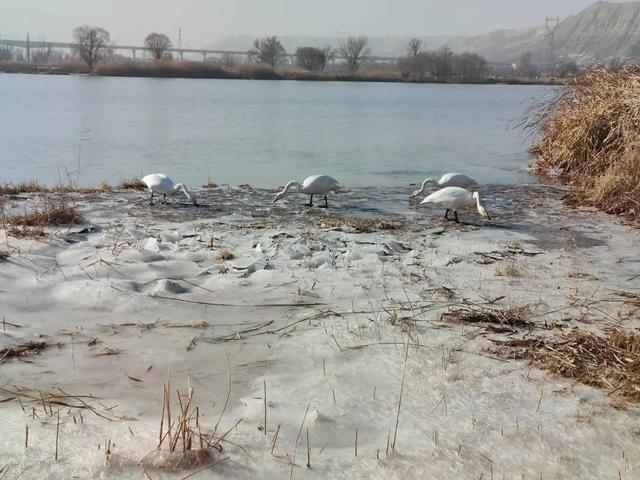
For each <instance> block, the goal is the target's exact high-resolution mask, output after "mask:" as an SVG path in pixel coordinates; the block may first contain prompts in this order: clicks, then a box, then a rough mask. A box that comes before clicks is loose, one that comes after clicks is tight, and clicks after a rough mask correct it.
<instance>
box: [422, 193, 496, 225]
mask: <svg viewBox="0 0 640 480" xmlns="http://www.w3.org/2000/svg"><path fill="white" fill-rule="evenodd" d="M427 203H431V204H433V205H437V206H440V207H444V208H446V209H447V211H446V212H445V214H444V218H446V219H447V220H449V210H453V215H454V216H455V219H456V222H459V220H458V210H460V209H462V208H473V207H476V208H477V209H478V212H479V213H480V215H482V216H483V217H485V218H487V219H488V220H491V217H490V216H489V212H487V210H486V208H484V207H483V206H482V204H481V203H480V194H479V193H478V192H473V193H471V192H470V191H469V190H467V189H464V188H460V187H446V188H443V189H442V190H438V191H437V192H434V193H432V194H431V195H429V196H428V197H427V198H425V199H424V200H422V201H421V202H420V205H423V204H427Z"/></svg>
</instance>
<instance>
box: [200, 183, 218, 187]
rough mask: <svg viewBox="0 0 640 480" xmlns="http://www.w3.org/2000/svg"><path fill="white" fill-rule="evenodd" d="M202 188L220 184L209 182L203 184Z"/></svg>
mask: <svg viewBox="0 0 640 480" xmlns="http://www.w3.org/2000/svg"><path fill="white" fill-rule="evenodd" d="M202 188H218V184H217V183H213V182H207V183H203V184H202Z"/></svg>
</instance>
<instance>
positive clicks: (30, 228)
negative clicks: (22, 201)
mask: <svg viewBox="0 0 640 480" xmlns="http://www.w3.org/2000/svg"><path fill="white" fill-rule="evenodd" d="M82 221H83V218H82V215H81V214H80V212H79V211H78V209H77V207H76V206H75V205H74V204H72V203H70V202H69V201H67V199H65V198H64V197H61V198H55V199H50V198H48V197H46V196H42V197H41V199H40V201H39V202H38V203H36V204H34V206H33V207H32V208H30V209H29V210H27V209H26V207H25V212H24V213H22V214H15V215H11V216H8V217H6V218H5V219H4V220H3V224H2V227H3V228H5V229H6V231H7V234H8V235H10V236H12V237H16V238H22V237H43V236H45V235H46V232H45V230H44V229H45V227H50V226H61V225H74V224H78V223H81V222H82Z"/></svg>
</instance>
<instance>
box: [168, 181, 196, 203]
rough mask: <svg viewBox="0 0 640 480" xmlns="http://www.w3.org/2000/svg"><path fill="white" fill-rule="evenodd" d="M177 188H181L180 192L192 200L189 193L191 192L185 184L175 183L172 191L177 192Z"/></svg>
mask: <svg viewBox="0 0 640 480" xmlns="http://www.w3.org/2000/svg"><path fill="white" fill-rule="evenodd" d="M178 190H182V193H184V194H185V196H186V197H187V198H188V199H189V201H190V202H193V196H192V195H191V192H190V191H189V189H188V188H187V186H186V185H183V184H182V183H176V184H175V185H174V186H173V191H174V193H175V192H177V191H178Z"/></svg>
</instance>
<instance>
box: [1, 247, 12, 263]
mask: <svg viewBox="0 0 640 480" xmlns="http://www.w3.org/2000/svg"><path fill="white" fill-rule="evenodd" d="M10 256H11V254H10V253H9V252H7V251H6V250H2V251H0V262H1V261H3V260H6V259H7V258H9V257H10Z"/></svg>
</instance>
